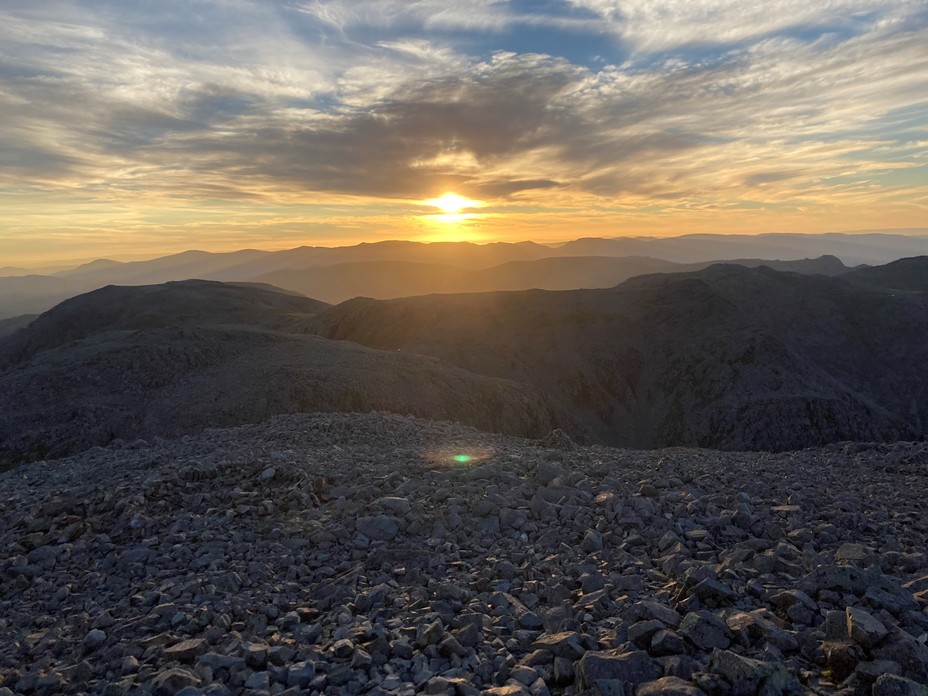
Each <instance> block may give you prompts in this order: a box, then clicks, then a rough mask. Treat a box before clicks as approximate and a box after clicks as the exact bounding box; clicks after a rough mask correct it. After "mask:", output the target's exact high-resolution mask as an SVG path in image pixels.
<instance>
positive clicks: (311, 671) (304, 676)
mask: <svg viewBox="0 0 928 696" xmlns="http://www.w3.org/2000/svg"><path fill="white" fill-rule="evenodd" d="M315 676H316V667H315V665H313V663H312V662H308V661H304V662H295V663H294V664H292V665H290V667H289V668H288V669H287V686H288V687H291V688H292V687H294V686H296V687H299V688H301V689H305V688H306V687H307V686H309V684H310V682H312V680H313V679H314V678H315Z"/></svg>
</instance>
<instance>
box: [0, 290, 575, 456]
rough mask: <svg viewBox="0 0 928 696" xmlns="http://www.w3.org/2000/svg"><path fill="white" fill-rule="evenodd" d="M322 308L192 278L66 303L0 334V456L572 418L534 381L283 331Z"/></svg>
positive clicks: (532, 427) (518, 425) (513, 429)
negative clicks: (321, 424)
mask: <svg viewBox="0 0 928 696" xmlns="http://www.w3.org/2000/svg"><path fill="white" fill-rule="evenodd" d="M322 307H323V305H321V304H320V303H318V302H315V301H314V300H310V299H308V298H305V297H294V296H291V295H285V294H281V293H274V292H270V291H267V290H264V289H259V288H245V287H235V286H232V287H230V286H227V285H223V284H220V283H212V282H210V283H206V282H199V281H195V282H187V283H169V284H167V285H165V286H149V287H132V288H119V287H108V288H104V289H103V290H99V291H96V292H94V293H90V294H88V295H86V296H82V297H78V298H75V299H73V300H70V301H68V302H66V303H63V304H62V305H61V306H59V307H57V308H55V309H54V310H52V311H50V312H47V313H46V314H44V315H43V316H42V317H40V318H39V319H38V320H36V321H34V322H33V323H32V324H30V325H29V326H28V327H26V328H24V329H22V330H20V331H19V332H17V333H16V334H14V335H12V336H10V337H8V338H6V339H5V340H0V355H3V356H4V357H5V364H6V366H7V367H6V369H5V370H0V412H2V413H4V418H2V419H0V468H2V467H3V466H9V465H11V464H15V463H17V462H20V461H24V460H29V459H34V458H37V457H38V458H42V457H50V456H55V457H57V456H63V455H65V454H69V453H74V452H79V451H83V450H84V449H86V448H88V447H91V446H94V445H102V444H106V443H108V442H110V441H111V440H113V439H114V438H123V439H135V438H140V437H152V436H154V435H161V436H174V435H181V434H187V433H196V432H199V431H201V430H203V429H205V428H209V427H219V426H230V425H237V424H240V423H249V422H258V421H261V420H264V419H266V418H268V417H269V416H272V415H274V414H278V413H294V412H302V411H363V412H367V411H393V412H397V413H403V414H406V413H409V414H414V415H419V416H423V417H424V416H428V417H432V418H437V419H448V420H455V421H459V422H462V423H467V424H470V425H473V426H475V427H479V428H482V429H485V430H489V431H503V432H509V433H518V434H522V435H527V436H538V435H539V434H543V433H545V432H547V431H548V430H550V428H551V423H552V421H554V420H558V419H559V418H560V419H563V418H565V417H566V418H569V415H566V414H561V415H560V416H557V415H556V412H555V410H554V408H553V407H551V406H550V405H549V404H548V401H547V399H546V397H544V395H542V394H541V393H540V392H539V391H538V390H537V389H535V388H533V387H527V386H523V385H519V384H515V383H512V382H511V381H508V380H505V379H500V378H492V377H487V376H483V375H477V374H473V373H470V372H467V371H466V370H463V369H461V368H458V367H456V366H453V365H450V364H447V363H444V362H442V361H440V360H437V359H434V358H427V357H423V356H417V355H411V354H406V353H400V352H396V351H388V352H385V351H378V350H372V349H369V348H364V347H362V346H358V345H354V344H350V343H346V342H335V341H329V340H326V339H324V338H319V337H316V336H306V335H299V334H289V333H286V332H285V331H286V328H287V327H288V326H289V325H290V324H291V323H292V322H296V324H297V325H302V324H304V323H305V322H306V320H307V313H309V312H313V311H318V310H319V309H320V308H322ZM292 313H296V316H295V318H293V316H291V314H292Z"/></svg>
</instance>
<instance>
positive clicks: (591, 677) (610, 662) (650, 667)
mask: <svg viewBox="0 0 928 696" xmlns="http://www.w3.org/2000/svg"><path fill="white" fill-rule="evenodd" d="M662 675H663V670H662V669H661V667H660V665H658V664H657V663H656V662H654V660H652V659H651V658H650V657H649V656H648V654H647V653H646V652H642V651H636V652H621V651H620V650H617V649H614V650H602V651H589V652H587V653H585V654H584V655H583V657H582V658H581V659H580V662H579V663H578V666H577V677H578V679H579V682H580V685H581V687H585V688H590V689H596V688H598V689H600V690H601V691H606V690H609V689H612V690H617V689H625V688H626V685H630V686H631V687H632V688H634V687H636V686H638V685H639V684H643V683H645V682H649V681H655V680H657V679H660V678H661V676H662ZM606 692H607V693H608V691H606Z"/></svg>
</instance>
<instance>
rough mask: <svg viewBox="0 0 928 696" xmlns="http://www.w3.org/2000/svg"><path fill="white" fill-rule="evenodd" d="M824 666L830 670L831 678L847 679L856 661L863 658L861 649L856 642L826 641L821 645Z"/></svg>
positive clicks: (838, 680)
mask: <svg viewBox="0 0 928 696" xmlns="http://www.w3.org/2000/svg"><path fill="white" fill-rule="evenodd" d="M822 651H823V652H824V655H825V666H826V667H827V668H828V671H829V672H831V676H832V679H834V680H835V681H837V682H842V681H844V680H845V679H847V678H848V677H849V676H850V675H851V674H852V673H853V672H854V670H855V669H857V665H858V663H859V662H860V661H861V660H862V659H863V658H864V652H863V649H862V648H861V647H860V646H859V645H857V644H856V643H849V642H826V643H824V644H823V645H822Z"/></svg>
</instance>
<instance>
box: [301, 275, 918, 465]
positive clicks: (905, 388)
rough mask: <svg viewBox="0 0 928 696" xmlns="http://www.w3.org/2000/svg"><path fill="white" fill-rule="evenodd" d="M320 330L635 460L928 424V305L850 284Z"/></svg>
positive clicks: (664, 283)
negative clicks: (421, 361) (569, 421)
mask: <svg viewBox="0 0 928 696" xmlns="http://www.w3.org/2000/svg"><path fill="white" fill-rule="evenodd" d="M921 263H922V264H925V259H923V260H922V261H921ZM315 322H316V325H317V327H318V328H317V331H318V332H319V333H320V334H321V335H323V336H326V337H328V338H334V339H344V340H350V341H355V342H358V343H361V344H363V345H367V346H371V347H376V348H382V349H402V350H404V351H412V352H417V353H423V354H426V355H432V356H435V357H440V358H442V359H444V360H447V361H449V362H452V363H454V364H456V365H460V366H461V367H463V368H465V369H467V370H470V371H473V372H478V373H481V374H487V375H493V376H498V377H506V378H509V379H513V380H516V381H521V382H524V383H526V384H532V385H535V386H537V387H540V388H541V389H543V390H544V391H545V393H547V394H548V395H549V396H550V397H551V398H552V399H554V400H556V401H559V402H560V403H561V404H563V405H564V407H565V408H566V409H568V410H570V411H571V412H573V413H574V414H575V415H576V416H577V417H578V418H580V419H581V420H582V421H583V423H584V424H585V425H586V426H587V427H589V428H590V429H591V430H592V431H593V432H595V433H596V436H597V438H598V439H600V440H602V441H605V442H608V443H610V444H617V445H622V446H633V447H660V446H667V445H698V446H703V447H714V448H723V449H771V450H782V449H790V448H800V447H806V446H812V445H815V444H821V443H826V442H834V441H838V440H895V439H916V438H920V437H923V436H924V434H925V424H926V423H928V378H926V376H925V374H924V371H923V369H922V366H923V365H924V364H925V363H926V360H928V301H926V299H925V297H924V296H910V295H907V296H902V295H894V294H892V293H886V292H885V291H883V290H874V289H872V288H868V287H865V286H861V285H856V284H852V283H850V282H848V281H846V280H843V279H841V278H828V277H824V276H803V275H799V274H794V273H782V272H777V271H773V270H771V269H769V268H765V267H760V268H756V269H748V268H744V267H739V266H731V265H718V266H713V267H711V268H708V269H705V270H703V271H699V272H696V273H690V274H671V275H655V276H642V277H638V278H635V279H632V280H630V281H627V282H626V283H624V284H622V285H620V286H618V287H616V288H613V289H609V290H581V291H570V292H562V293H553V292H544V291H528V292H519V293H489V294H473V295H452V296H429V297H414V298H407V299H401V300H391V301H374V300H367V299H357V300H352V301H349V302H346V303H343V304H342V305H339V306H337V307H334V308H332V309H330V310H327V311H326V312H324V313H322V314H321V315H319V317H317V318H316V320H315Z"/></svg>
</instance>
